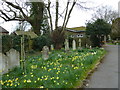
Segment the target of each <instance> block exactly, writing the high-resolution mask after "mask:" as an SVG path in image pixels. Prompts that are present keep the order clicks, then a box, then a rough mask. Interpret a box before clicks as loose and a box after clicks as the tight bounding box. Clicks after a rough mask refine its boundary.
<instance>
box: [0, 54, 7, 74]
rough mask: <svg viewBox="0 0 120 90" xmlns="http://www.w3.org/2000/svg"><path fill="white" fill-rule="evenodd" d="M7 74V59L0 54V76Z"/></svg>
mask: <svg viewBox="0 0 120 90" xmlns="http://www.w3.org/2000/svg"><path fill="white" fill-rule="evenodd" d="M7 72H8V57H7V56H6V55H4V54H2V53H0V74H4V73H7Z"/></svg>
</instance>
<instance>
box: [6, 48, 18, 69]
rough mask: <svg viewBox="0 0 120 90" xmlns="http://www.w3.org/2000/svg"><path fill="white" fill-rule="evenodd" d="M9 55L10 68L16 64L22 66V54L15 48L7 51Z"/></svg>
mask: <svg viewBox="0 0 120 90" xmlns="http://www.w3.org/2000/svg"><path fill="white" fill-rule="evenodd" d="M6 54H7V56H8V69H12V68H14V67H16V66H20V54H19V52H18V51H16V50H15V49H10V51H8V52H6Z"/></svg>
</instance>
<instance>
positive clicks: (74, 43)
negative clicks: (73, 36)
mask: <svg viewBox="0 0 120 90" xmlns="http://www.w3.org/2000/svg"><path fill="white" fill-rule="evenodd" d="M72 46H73V50H76V42H75V40H73V42H72Z"/></svg>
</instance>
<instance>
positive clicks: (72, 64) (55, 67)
mask: <svg viewBox="0 0 120 90" xmlns="http://www.w3.org/2000/svg"><path fill="white" fill-rule="evenodd" d="M104 54H105V50H104V49H83V50H76V51H70V52H63V51H61V50H58V51H52V52H50V58H49V59H48V60H46V61H44V60H43V59H42V58H41V55H39V56H35V57H34V56H28V57H27V59H26V71H27V72H26V73H24V71H23V70H21V69H20V68H15V69H14V70H12V71H11V72H9V73H8V74H5V75H3V76H2V80H1V81H0V83H1V84H2V87H3V88H74V87H76V86H79V85H80V84H82V81H83V80H84V79H85V78H86V76H87V73H88V72H89V71H90V70H91V69H92V68H94V67H95V64H96V63H97V62H99V60H100V58H101V57H102V56H103V55H104Z"/></svg>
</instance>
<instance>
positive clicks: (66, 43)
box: [65, 39, 69, 51]
mask: <svg viewBox="0 0 120 90" xmlns="http://www.w3.org/2000/svg"><path fill="white" fill-rule="evenodd" d="M68 50H69V41H68V39H65V51H68Z"/></svg>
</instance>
